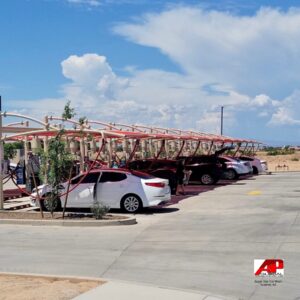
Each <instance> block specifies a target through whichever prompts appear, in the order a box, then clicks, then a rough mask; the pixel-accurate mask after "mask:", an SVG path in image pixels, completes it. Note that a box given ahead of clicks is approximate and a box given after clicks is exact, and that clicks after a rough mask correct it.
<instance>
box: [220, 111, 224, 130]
mask: <svg viewBox="0 0 300 300" xmlns="http://www.w3.org/2000/svg"><path fill="white" fill-rule="evenodd" d="M223 112H224V106H221V135H223Z"/></svg>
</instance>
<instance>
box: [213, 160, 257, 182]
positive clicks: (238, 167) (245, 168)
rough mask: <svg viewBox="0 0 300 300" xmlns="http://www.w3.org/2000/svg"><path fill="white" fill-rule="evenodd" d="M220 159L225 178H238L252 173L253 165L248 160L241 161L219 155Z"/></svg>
mask: <svg viewBox="0 0 300 300" xmlns="http://www.w3.org/2000/svg"><path fill="white" fill-rule="evenodd" d="M218 159H219V161H220V162H221V163H222V165H223V170H224V173H223V177H224V179H229V180H233V179H238V178H239V176H241V175H247V174H250V173H252V167H251V165H250V163H249V162H248V161H241V160H239V159H238V158H233V157H229V156H219V158H218Z"/></svg>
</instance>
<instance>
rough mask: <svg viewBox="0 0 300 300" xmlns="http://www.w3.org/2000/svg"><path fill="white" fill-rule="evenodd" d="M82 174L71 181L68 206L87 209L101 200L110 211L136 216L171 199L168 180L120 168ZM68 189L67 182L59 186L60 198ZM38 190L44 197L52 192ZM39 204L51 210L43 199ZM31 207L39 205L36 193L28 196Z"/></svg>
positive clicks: (58, 204) (58, 203)
mask: <svg viewBox="0 0 300 300" xmlns="http://www.w3.org/2000/svg"><path fill="white" fill-rule="evenodd" d="M85 175H86V173H83V174H80V175H78V176H76V177H74V178H73V179H71V185H70V190H71V192H70V193H69V195H68V200H67V207H80V208H90V207H91V206H92V205H93V203H94V202H95V201H100V202H101V203H102V204H104V205H106V206H109V207H110V208H121V209H123V210H125V211H126V212H129V213H135V212H137V211H139V210H140V209H141V208H143V207H151V206H156V205H159V204H161V203H162V202H167V201H169V200H170V199H171V194H170V187H169V183H168V180H166V179H161V178H156V177H153V176H151V175H149V174H145V173H141V172H136V171H128V170H122V169H98V170H92V171H91V172H90V173H88V174H87V175H86V176H85ZM83 176H85V177H84V179H83V180H82V178H83ZM81 180H82V181H81ZM80 181H81V182H80ZM79 182H80V183H79ZM78 183H79V185H78V186H77V187H76V188H75V189H73V190H72V188H73V187H74V186H75V185H77V184H78ZM67 186H68V183H67V182H65V183H63V184H62V185H61V187H60V189H61V195H63V194H65V193H66V191H67ZM38 191H39V195H40V196H42V197H45V196H47V194H49V193H50V192H51V187H50V186H49V185H41V186H39V187H38ZM65 200H66V196H65V195H63V196H61V197H60V199H57V201H55V203H54V208H55V209H59V208H61V207H63V206H64V203H65ZM41 203H42V206H43V208H44V209H45V210H50V203H49V200H47V198H46V197H45V199H44V200H43V201H41ZM31 205H32V206H38V201H37V191H36V190H34V191H33V193H32V194H31Z"/></svg>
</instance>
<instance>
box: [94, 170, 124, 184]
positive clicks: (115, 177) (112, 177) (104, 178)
mask: <svg viewBox="0 0 300 300" xmlns="http://www.w3.org/2000/svg"><path fill="white" fill-rule="evenodd" d="M126 178H127V175H126V174H125V173H121V172H103V173H102V175H101V178H100V182H118V181H122V180H125V179H126Z"/></svg>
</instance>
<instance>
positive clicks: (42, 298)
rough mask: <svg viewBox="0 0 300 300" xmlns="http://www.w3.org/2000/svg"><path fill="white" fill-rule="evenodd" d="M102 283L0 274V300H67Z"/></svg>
mask: <svg viewBox="0 0 300 300" xmlns="http://www.w3.org/2000/svg"><path fill="white" fill-rule="evenodd" d="M101 284H104V282H101V281H91V280H79V279H61V278H51V277H36V276H19V275H7V274H0V291H1V293H0V300H20V299H24V300H25V299H26V300H54V299H55V300H67V299H72V298H74V297H76V296H78V295H80V294H82V293H84V292H86V291H88V290H90V289H93V288H95V287H97V286H99V285H101Z"/></svg>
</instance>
